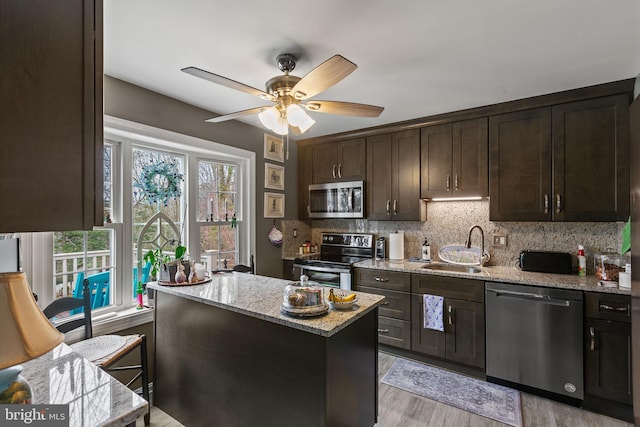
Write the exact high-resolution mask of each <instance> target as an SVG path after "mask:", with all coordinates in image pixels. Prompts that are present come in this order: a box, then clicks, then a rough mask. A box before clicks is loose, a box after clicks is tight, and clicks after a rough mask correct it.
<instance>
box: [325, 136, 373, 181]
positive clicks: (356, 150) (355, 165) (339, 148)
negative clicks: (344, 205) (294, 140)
mask: <svg viewBox="0 0 640 427" xmlns="http://www.w3.org/2000/svg"><path fill="white" fill-rule="evenodd" d="M312 152H313V154H312V155H313V172H312V179H313V183H314V184H324V183H327V182H339V181H363V180H364V179H366V176H367V173H366V142H365V139H364V138H358V139H351V140H347V141H334V142H325V143H322V144H317V145H314V146H313V148H312Z"/></svg>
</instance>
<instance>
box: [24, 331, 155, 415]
mask: <svg viewBox="0 0 640 427" xmlns="http://www.w3.org/2000/svg"><path fill="white" fill-rule="evenodd" d="M22 367H23V371H22V376H23V377H25V378H26V379H27V381H29V384H30V385H31V388H32V390H33V403H34V404H60V405H68V406H69V414H68V415H69V419H68V424H67V425H69V426H70V427H83V426H96V427H98V426H126V425H129V424H130V423H132V422H135V420H136V419H138V418H140V417H141V416H143V415H144V414H145V413H146V412H147V407H148V403H147V401H146V400H144V399H143V398H142V397H140V396H138V395H137V394H136V393H134V392H133V391H132V390H129V389H128V388H127V387H126V386H125V385H124V384H122V383H121V382H120V381H118V380H116V379H115V378H113V377H112V376H111V375H109V374H108V373H106V372H105V371H103V370H102V369H101V368H99V367H98V366H97V365H94V364H93V363H91V362H89V361H88V360H87V359H85V358H83V357H82V356H80V355H79V354H78V353H75V352H74V351H73V350H72V349H71V347H69V346H68V345H66V344H64V343H62V344H60V345H58V346H57V347H56V348H54V349H53V350H51V351H50V352H48V353H45V354H44V355H42V356H40V357H37V358H35V359H33V360H30V361H28V362H25V363H22ZM37 424H38V423H35V424H34V425H37Z"/></svg>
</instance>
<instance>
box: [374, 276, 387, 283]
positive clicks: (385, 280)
mask: <svg viewBox="0 0 640 427" xmlns="http://www.w3.org/2000/svg"><path fill="white" fill-rule="evenodd" d="M374 280H375V281H376V282H388V281H389V279H385V278H384V277H378V276H376V277H374Z"/></svg>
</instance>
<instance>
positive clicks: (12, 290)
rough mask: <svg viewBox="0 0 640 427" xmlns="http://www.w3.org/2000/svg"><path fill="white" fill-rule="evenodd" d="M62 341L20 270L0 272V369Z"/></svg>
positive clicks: (62, 338)
mask: <svg viewBox="0 0 640 427" xmlns="http://www.w3.org/2000/svg"><path fill="white" fill-rule="evenodd" d="M62 341H64V335H63V334H62V333H61V332H59V331H58V330H57V329H56V328H54V327H53V325H52V324H51V323H50V322H49V320H48V319H47V317H46V316H45V315H44V313H43V312H42V310H40V307H38V305H37V304H36V301H35V299H34V298H33V294H32V293H31V289H29V284H28V282H27V277H26V275H25V274H24V273H21V272H20V273H0V343H2V345H0V369H4V368H6V367H9V366H13V365H17V364H19V363H22V362H26V361H28V360H31V359H34V358H36V357H38V356H41V355H43V354H45V353H46V352H48V351H50V350H51V349H53V348H54V347H55V346H57V345H58V344H60V343H61V342H62Z"/></svg>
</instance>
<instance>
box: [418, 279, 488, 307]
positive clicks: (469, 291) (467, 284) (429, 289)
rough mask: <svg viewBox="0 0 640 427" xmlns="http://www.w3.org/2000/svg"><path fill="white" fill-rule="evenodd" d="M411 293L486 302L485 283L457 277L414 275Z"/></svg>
mask: <svg viewBox="0 0 640 427" xmlns="http://www.w3.org/2000/svg"><path fill="white" fill-rule="evenodd" d="M411 293H413V294H430V295H440V296H443V297H447V298H455V299H460V300H466V301H476V302H484V282H483V281H481V280H472V279H460V278H457V277H445V276H435V275H433V276H432V275H427V274H412V275H411Z"/></svg>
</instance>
